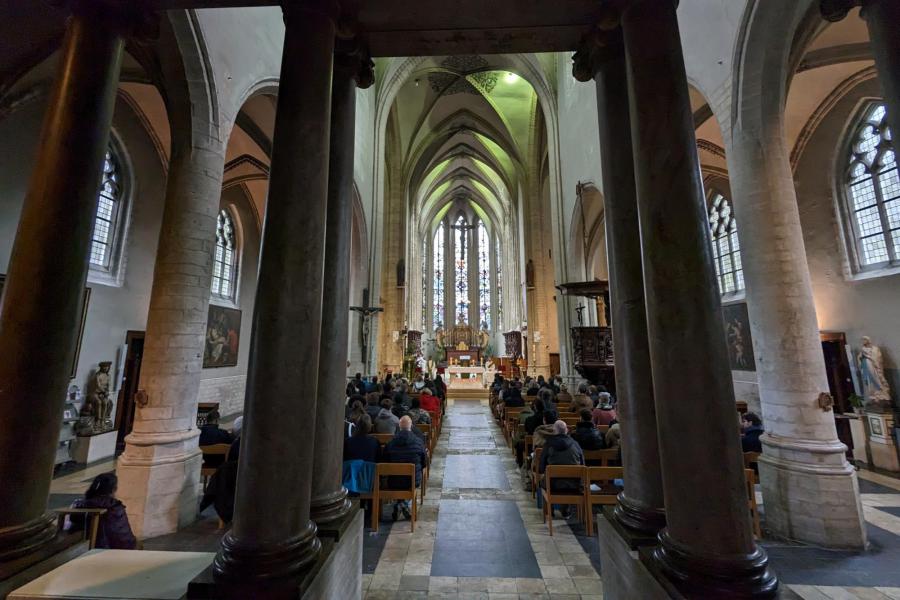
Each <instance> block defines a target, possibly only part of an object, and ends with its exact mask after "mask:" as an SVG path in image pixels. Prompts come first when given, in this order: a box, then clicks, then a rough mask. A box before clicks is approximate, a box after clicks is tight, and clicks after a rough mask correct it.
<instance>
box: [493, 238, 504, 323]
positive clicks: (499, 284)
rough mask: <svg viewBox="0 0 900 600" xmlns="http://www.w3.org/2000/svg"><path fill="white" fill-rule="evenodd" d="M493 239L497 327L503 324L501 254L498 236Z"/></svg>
mask: <svg viewBox="0 0 900 600" xmlns="http://www.w3.org/2000/svg"><path fill="white" fill-rule="evenodd" d="M494 241H496V245H495V247H494V248H495V250H496V260H495V261H494V264H495V265H497V266H496V268H495V269H494V270H495V271H497V323H498V327H500V326H502V324H503V256H502V254H501V253H500V236H499V235H497V236H494Z"/></svg>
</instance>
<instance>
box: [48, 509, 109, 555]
mask: <svg viewBox="0 0 900 600" xmlns="http://www.w3.org/2000/svg"><path fill="white" fill-rule="evenodd" d="M53 512H55V513H56V516H57V529H58V530H59V531H62V530H63V527H64V524H65V521H66V517H70V518H71V517H72V516H74V515H81V516H83V517H84V519H85V524H86V525H87V527H85V531H84V539H86V540H87V542H88V550H93V549H94V548H96V547H97V532H98V531H99V529H100V518H101V517H102V516H103V515H105V514H106V509H105V508H58V509H56V510H54V511H53Z"/></svg>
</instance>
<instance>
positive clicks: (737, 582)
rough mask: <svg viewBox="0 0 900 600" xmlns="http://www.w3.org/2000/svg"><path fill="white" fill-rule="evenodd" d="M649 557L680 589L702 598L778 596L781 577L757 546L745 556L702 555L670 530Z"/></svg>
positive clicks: (687, 593)
mask: <svg viewBox="0 0 900 600" xmlns="http://www.w3.org/2000/svg"><path fill="white" fill-rule="evenodd" d="M659 541H660V544H659V546H656V547H655V548H653V550H652V551H651V552H650V554H649V557H650V560H651V561H652V563H653V564H654V565H655V566H656V568H658V569H659V571H660V573H662V574H663V575H664V576H665V577H666V579H668V580H669V581H670V582H671V583H672V585H674V586H675V588H676V589H677V590H679V591H680V592H681V593H683V594H685V595H686V596H687V597H699V598H775V597H776V594H777V591H778V578H777V577H775V574H774V573H773V572H772V571H771V570H769V567H768V563H769V557H768V556H766V553H765V551H764V550H763V549H762V548H760V547H757V548H756V550H755V551H754V552H752V553H750V554H747V555H745V556H721V555H701V554H697V553H696V552H693V551H692V550H691V549H689V548H687V547H686V546H683V545H682V544H680V543H678V542H676V541H675V540H673V539H672V538H671V537H669V534H668V532H667V531H665V530H663V532H662V533H660V534H659Z"/></svg>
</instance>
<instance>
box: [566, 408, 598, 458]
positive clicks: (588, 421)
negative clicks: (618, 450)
mask: <svg viewBox="0 0 900 600" xmlns="http://www.w3.org/2000/svg"><path fill="white" fill-rule="evenodd" d="M579 417H580V418H581V420H579V421H578V422H577V423H576V424H575V431H573V432H572V439H573V440H575V441H576V442H578V445H579V446H581V449H582V450H603V448H605V447H606V442H604V441H603V436H601V435H600V432H599V431H597V428H596V427H594V421H593V418H594V415H593V414H592V413H591V411H589V410H588V409H586V408H583V409H581V412H580V413H579Z"/></svg>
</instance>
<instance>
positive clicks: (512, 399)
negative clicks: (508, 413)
mask: <svg viewBox="0 0 900 600" xmlns="http://www.w3.org/2000/svg"><path fill="white" fill-rule="evenodd" d="M535 395H537V394H535ZM503 406H506V407H509V408H517V407H522V406H525V400H524V399H523V398H522V390H520V389H519V388H518V387H513V388H510V390H509V391H508V392H506V394H504V396H503Z"/></svg>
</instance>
